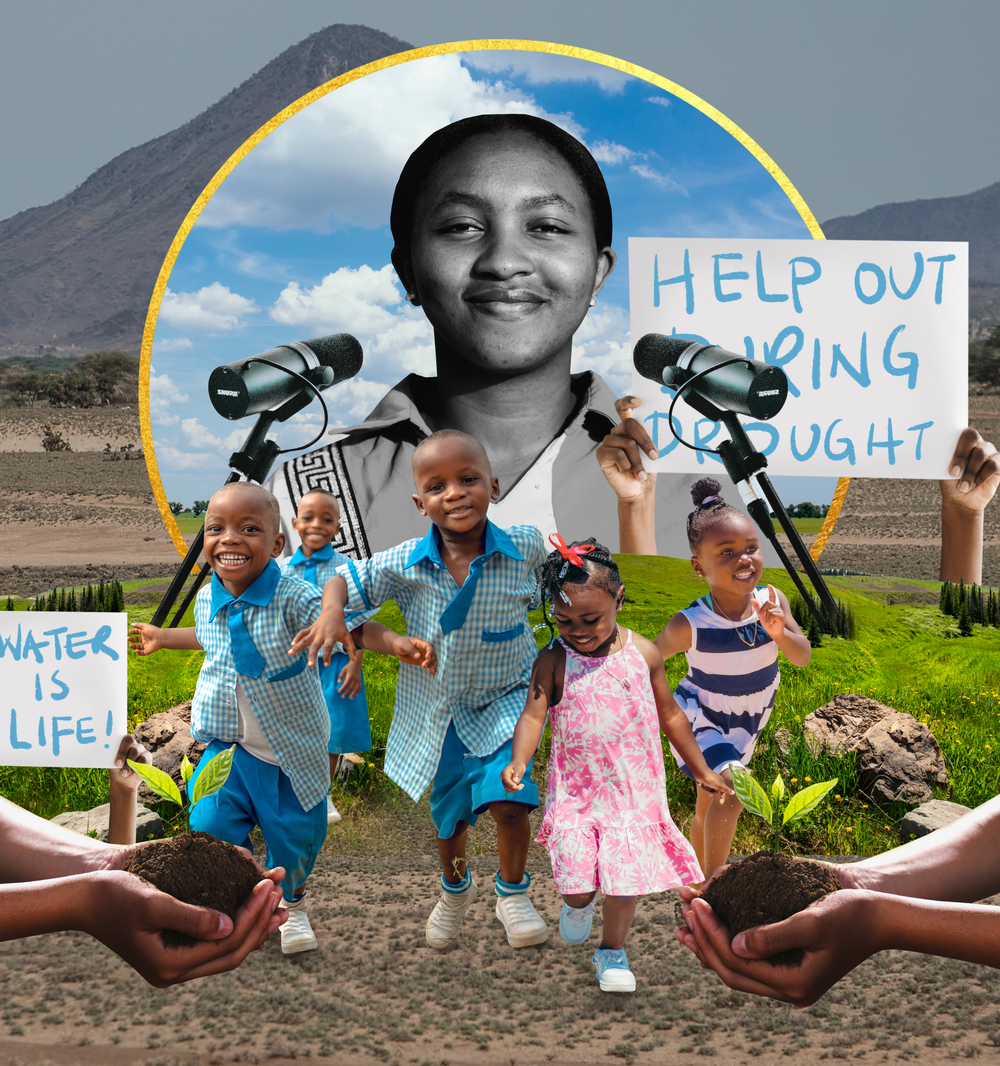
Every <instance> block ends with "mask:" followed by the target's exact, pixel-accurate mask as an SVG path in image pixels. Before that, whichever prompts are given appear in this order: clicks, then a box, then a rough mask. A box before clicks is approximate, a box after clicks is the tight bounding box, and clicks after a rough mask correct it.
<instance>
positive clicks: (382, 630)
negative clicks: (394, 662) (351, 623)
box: [351, 622, 399, 655]
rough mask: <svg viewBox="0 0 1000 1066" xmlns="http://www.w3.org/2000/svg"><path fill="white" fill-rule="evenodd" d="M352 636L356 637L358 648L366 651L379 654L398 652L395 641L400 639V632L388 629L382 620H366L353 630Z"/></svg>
mask: <svg viewBox="0 0 1000 1066" xmlns="http://www.w3.org/2000/svg"><path fill="white" fill-rule="evenodd" d="M351 636H352V637H354V642H355V644H357V646H358V648H363V649H364V650H365V651H373V652H376V653H377V654H379V655H395V654H396V651H395V644H394V642H395V641H396V640H398V639H399V634H398V633H395V632H393V630H391V629H387V628H386V627H385V626H384V625H382V623H381V622H365V623H364V624H363V625H360V626H358V628H357V629H354V630H352V631H351ZM359 637H360V638H361V639H360V640H359V639H358V638H359Z"/></svg>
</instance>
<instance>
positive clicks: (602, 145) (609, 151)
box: [590, 141, 636, 166]
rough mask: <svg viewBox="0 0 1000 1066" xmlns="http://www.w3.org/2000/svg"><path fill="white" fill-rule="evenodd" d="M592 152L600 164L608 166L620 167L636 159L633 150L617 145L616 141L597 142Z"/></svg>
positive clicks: (591, 147)
mask: <svg viewBox="0 0 1000 1066" xmlns="http://www.w3.org/2000/svg"><path fill="white" fill-rule="evenodd" d="M590 151H591V154H592V155H593V157H594V158H595V159H596V160H597V162H598V163H604V164H606V165H608V166H618V165H619V164H621V163H627V162H628V161H629V160H630V159H635V158H636V153H635V152H633V151H632V149H631V148H626V147H625V145H623V144H616V143H615V142H614V141H597V142H596V143H595V144H592V145H591V146H590Z"/></svg>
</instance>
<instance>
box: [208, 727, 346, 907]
mask: <svg viewBox="0 0 1000 1066" xmlns="http://www.w3.org/2000/svg"><path fill="white" fill-rule="evenodd" d="M231 747H232V745H231V744H223V743H222V742H221V741H218V740H213V741H212V743H211V744H209V746H208V748H207V749H206V750H205V754H204V755H202V757H201V760H200V761H199V763H198V765H197V767H195V771H194V774H193V775H192V777H191V781H190V783H189V784H188V794H189V795H190V791H191V789H192V788H193V786H194V783H195V781H197V779H198V774H200V773H201V771H202V768H203V767H205V766H207V765H208V760H209V759H211V758H212V757H213V756H215V755H218V754H219V752H220V751H226V750H228V749H229V748H231ZM255 825H259V826H260V831H261V832H262V833H263V834H264V843H265V844H266V845H267V865H268V868H271V867H272V866H284V868H285V880H284V881H282V882H281V891H282V894H283V895H284V897H285V899H286V900H291V899H292V898H293V897H294V896H295V895H296V893H297V892H298V891H299V889H300V888H301V887H302V885H304V884H305V883H306V878H307V877H308V876H309V874H310V872H311V871H312V868H313V865H314V864H315V862H316V856H317V855H319V849H320V848H321V847H322V846H323V842H324V841H325V840H326V802H325V801H321V802H320V803H317V804H316V806H315V807H313V808H312V810H309V811H304V810H303V809H302V805H301V804H300V803H299V801H298V800H297V799H296V798H295V793H294V792H293V791H292V783H291V781H289V779H288V775H287V774H286V773H284V771H282V769H281V767H280V766H272V765H271V764H270V763H266V762H261V761H260V759H257V758H255V757H254V756H253V755H251V754H250V753H249V752H248V751H246V750H244V749H243V748H241V747H240V746H239V744H237V745H236V751H234V752H233V768H232V770H231V771H230V773H229V778H228V780H227V781H226V783H225V784H224V785H223V786H222V788H221V789H220V790H219V791H218V792H216V793H215V795H214V796H206V797H205V798H204V799H201V800H199V801H198V802H197V803H196V804H195V806H194V808H193V809H192V811H191V828H192V829H200V830H201V831H202V832H205V833H211V834H212V836H214V837H218V838H219V839H220V840H225V841H228V842H229V843H230V844H235V845H237V847H242V848H247V849H249V850H252V847H251V844H250V830H251V829H253V827H254V826H255Z"/></svg>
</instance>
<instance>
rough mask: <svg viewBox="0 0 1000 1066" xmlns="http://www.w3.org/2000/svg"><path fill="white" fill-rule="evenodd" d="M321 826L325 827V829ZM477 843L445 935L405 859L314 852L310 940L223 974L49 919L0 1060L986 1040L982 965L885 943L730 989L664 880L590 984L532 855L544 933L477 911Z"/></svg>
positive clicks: (521, 1060) (659, 1056) (965, 1048)
mask: <svg viewBox="0 0 1000 1066" xmlns="http://www.w3.org/2000/svg"><path fill="white" fill-rule="evenodd" d="M335 831H336V830H335V829H334V830H332V831H331V835H333V833H334V832H335ZM495 865H496V863H495V859H490V858H488V857H486V856H483V857H481V858H480V859H478V860H477V861H476V862H475V869H476V871H477V873H478V875H479V880H480V899H479V900H478V901H477V902H476V903H475V904H474V905H473V907H472V908H471V910H470V912H469V915H468V917H467V919H466V922H465V926H464V928H463V935H462V938H461V941H460V943H459V944H458V945H457V946H456V947H454V948H452V949H451V950H450V951H447V952H444V953H438V952H435V951H432V950H431V949H429V948H428V947H427V946H426V944H425V943H424V937H423V925H424V922H425V920H426V917H427V914H428V913H429V911H430V908H431V907H432V905H433V903H434V900H435V898H436V895H437V892H436V888H435V882H436V879H437V874H436V862H435V860H434V859H432V858H430V857H421V856H382V857H379V858H371V857H361V856H343V855H341V856H338V855H336V854H333V853H331V852H326V853H324V855H323V856H322V857H321V861H320V863H319V865H318V866H317V869H316V872H315V873H314V874H313V877H312V892H311V894H312V897H313V900H314V902H313V903H312V905H311V908H310V911H311V915H312V918H313V925H314V928H315V930H316V933H317V937H318V939H319V944H320V946H319V950H317V951H315V952H309V953H305V954H300V955H294V956H284V955H282V954H281V951H280V947H279V943H278V940H277V938H276V937H275V938H272V939H271V941H269V942H268V944H267V946H266V947H265V948H264V950H263V951H261V952H259V953H256V954H254V955H253V956H252V957H251V958H250V959H248V960H247V962H245V963H244V965H243V966H242V967H241V968H240V969H239V970H238V971H236V972H234V973H230V974H224V975H221V976H218V977H214V978H207V979H204V980H201V981H196V982H193V983H191V984H188V985H181V986H177V987H175V988H172V989H169V990H167V991H158V990H155V989H153V988H151V987H149V986H147V985H145V983H144V982H143V981H142V980H141V979H139V978H138V977H137V976H136V975H135V974H134V973H133V972H132V971H131V970H130V969H129V968H128V967H127V966H126V965H125V964H124V963H122V962H121V961H120V960H118V959H117V958H116V957H115V956H114V955H112V954H111V953H110V952H109V951H108V950H106V949H105V948H104V947H103V946H101V945H100V944H98V943H96V942H95V941H92V940H90V939H89V938H87V937H86V936H84V935H82V934H75V933H63V934H58V935H50V936H41V937H33V938H31V939H28V940H20V941H12V942H9V943H7V944H3V945H0V1017H2V1022H3V1024H2V1028H0V1066H8V1064H10V1066H15V1064H16V1066H43V1064H58V1066H66V1064H69V1066H75V1064H77V1063H101V1064H105V1063H106V1064H119V1063H122V1064H124V1063H129V1064H131V1063H136V1064H139V1063H142V1064H145V1066H194V1064H202V1063H208V1064H222V1063H231V1062H233V1063H240V1062H244V1063H262V1062H273V1063H285V1062H289V1061H292V1060H293V1059H295V1060H298V1059H302V1058H309V1057H311V1058H321V1059H326V1058H329V1059H331V1060H332V1061H334V1062H337V1063H344V1064H345V1066H351V1064H356V1063H370V1062H373V1061H377V1062H387V1063H392V1064H393V1066H458V1064H462V1063H469V1064H477V1066H487V1064H489V1066H494V1064H495V1066H501V1064H502V1066H522V1064H523V1066H527V1064H532V1063H538V1064H545V1063H550V1062H551V1063H559V1064H561V1066H570V1064H573V1063H611V1062H615V1061H619V1062H623V1063H629V1064H631V1063H634V1062H638V1063H643V1064H645V1063H648V1064H650V1066H653V1064H664V1066H666V1064H671V1066H672V1064H676V1063H691V1062H692V1061H694V1060H695V1057H696V1056H699V1057H701V1056H705V1057H712V1058H713V1059H714V1060H715V1061H716V1062H718V1063H720V1064H726V1066H728V1064H736V1066H749V1064H751V1063H755V1064H757V1063H759V1064H776V1063H779V1062H788V1061H789V1060H791V1061H793V1062H810V1063H812V1062H817V1061H820V1060H824V1059H845V1058H851V1059H857V1058H865V1059H866V1060H868V1061H870V1062H871V1061H874V1062H886V1061H892V1062H897V1061H899V1060H918V1061H919V1062H921V1063H926V1064H928V1066H932V1064H938V1063H941V1062H944V1061H945V1060H948V1061H951V1060H953V1059H963V1058H973V1057H978V1056H984V1057H985V1059H984V1061H992V1060H993V1059H994V1057H995V1056H997V1054H998V1053H1000V1011H998V1010H997V999H998V996H1000V971H996V970H991V969H986V968H983V967H978V966H973V965H969V964H964V963H956V962H952V961H946V960H942V959H938V958H934V957H931V956H920V955H911V954H906V953H902V952H887V953H883V954H881V955H879V956H877V957H876V958H875V959H873V960H870V961H869V962H867V963H865V964H863V965H862V966H861V967H859V968H858V969H857V970H856V971H854V973H853V974H851V975H850V976H849V977H847V978H846V979H845V980H844V981H842V982H841V983H840V984H839V985H838V986H837V987H836V988H835V989H834V990H832V991H831V992H829V993H828V994H827V995H826V996H825V997H824V998H823V999H822V1000H821V1001H820V1002H819V1003H817V1004H815V1005H814V1006H813V1007H810V1008H808V1009H806V1010H804V1011H796V1010H794V1009H792V1008H790V1007H788V1006H787V1005H784V1004H778V1003H775V1002H772V1001H770V1000H763V999H757V998H755V997H752V996H749V995H744V994H742V993H734V992H730V991H729V990H728V989H726V988H725V987H724V986H722V985H721V983H720V982H719V981H718V979H717V978H716V977H715V975H714V974H712V973H710V972H707V971H703V970H701V969H700V967H699V966H698V965H697V963H696V962H695V960H694V958H693V956H691V955H690V954H689V953H688V952H687V951H686V950H685V949H684V948H682V947H680V945H678V944H677V942H676V941H675V940H674V936H673V927H674V917H673V904H674V900H675V896H674V894H673V893H664V894H662V895H660V896H654V897H649V898H647V899H644V900H642V901H641V903H640V905H639V911H638V914H637V918H636V922H635V925H634V927H633V931H632V934H631V936H630V940H629V945H628V950H629V956H630V959H631V962H632V966H633V969H634V971H635V973H636V975H637V980H638V987H637V990H636V992H635V993H634V994H632V995H609V994H607V993H602V992H601V991H600V990H599V989H598V988H597V985H596V983H595V981H594V976H593V974H594V971H593V966H592V965H591V963H590V955H591V953H592V951H593V948H594V946H596V943H597V937H598V936H599V925H600V916H599V914H598V920H597V922H595V926H596V928H595V931H594V933H593V934H592V937H591V942H590V944H589V945H587V946H581V947H570V946H569V945H567V944H564V943H563V942H562V941H561V940H560V939H559V938H558V934H557V933H556V931H555V925H556V922H557V919H558V914H559V900H558V898H557V896H556V893H555V891H554V889H553V886H552V882H551V880H550V877H549V875H548V870H547V867H546V865H545V863H544V861H542V860H536V859H532V860H531V861H530V863H529V868H530V869H531V870H532V872H533V876H534V879H535V880H534V885H533V889H532V892H533V897H534V899H535V901H536V905H537V906H538V908H539V910H540V911H541V912H542V914H543V915H544V916H545V917H546V918H547V919H548V921H549V923H550V925H551V926H552V935H551V937H550V939H549V941H548V942H547V943H545V944H543V945H540V946H538V947H533V948H523V949H519V950H517V951H515V950H513V949H512V948H510V947H508V945H507V943H506V939H505V937H504V935H503V930H502V928H501V926H500V924H499V922H497V920H496V918H495V917H494V914H493V893H492V887H491V885H490V874H491V872H492V870H493V869H494V868H495Z"/></svg>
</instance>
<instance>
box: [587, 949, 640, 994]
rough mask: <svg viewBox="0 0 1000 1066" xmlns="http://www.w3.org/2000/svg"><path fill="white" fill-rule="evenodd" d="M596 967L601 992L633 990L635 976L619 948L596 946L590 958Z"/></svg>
mask: <svg viewBox="0 0 1000 1066" xmlns="http://www.w3.org/2000/svg"><path fill="white" fill-rule="evenodd" d="M590 961H591V962H592V963H593V964H594V965H595V966H596V967H597V981H598V984H600V986H601V991H602V992H634V991H635V976H634V975H633V973H632V971H631V970H630V969H629V968H628V958H627V957H626V955H625V952H624V951H623V950H622V949H621V948H598V949H597V950H596V951H595V952H594V957H593V958H592V959H591V960H590Z"/></svg>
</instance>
